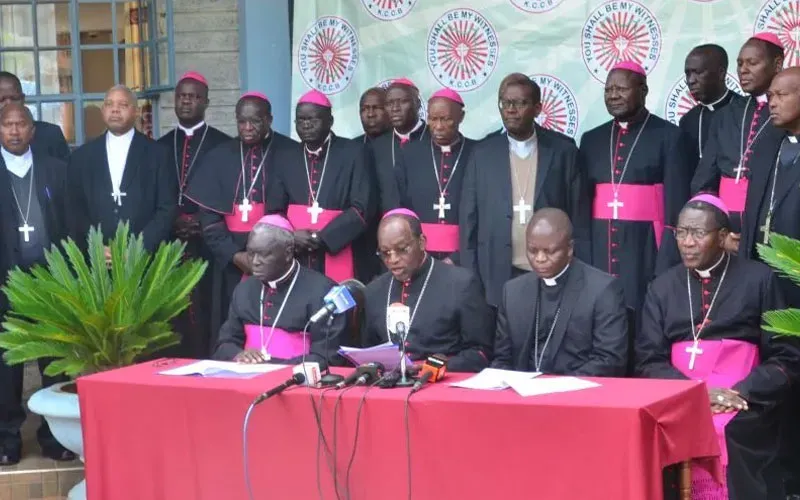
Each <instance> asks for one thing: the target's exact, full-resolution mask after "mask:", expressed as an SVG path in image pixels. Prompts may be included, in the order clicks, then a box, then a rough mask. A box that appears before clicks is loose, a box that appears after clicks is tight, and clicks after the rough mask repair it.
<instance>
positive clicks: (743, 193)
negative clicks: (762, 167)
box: [719, 177, 749, 212]
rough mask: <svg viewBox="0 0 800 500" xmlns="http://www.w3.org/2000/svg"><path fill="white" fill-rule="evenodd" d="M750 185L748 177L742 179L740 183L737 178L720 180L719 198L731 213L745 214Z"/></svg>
mask: <svg viewBox="0 0 800 500" xmlns="http://www.w3.org/2000/svg"><path fill="white" fill-rule="evenodd" d="M748 183H749V181H748V179H747V178H746V177H740V178H739V182H738V183H737V182H736V178H735V177H722V178H720V180H719V197H720V199H721V200H722V201H723V202H724V203H725V205H726V206H727V207H728V210H730V211H731V212H744V205H745V202H746V201H747V185H748Z"/></svg>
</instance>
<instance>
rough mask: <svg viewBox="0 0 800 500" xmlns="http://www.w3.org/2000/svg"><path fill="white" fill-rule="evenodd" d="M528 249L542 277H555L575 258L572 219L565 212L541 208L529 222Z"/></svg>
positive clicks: (533, 266) (532, 262) (535, 267)
mask: <svg viewBox="0 0 800 500" xmlns="http://www.w3.org/2000/svg"><path fill="white" fill-rule="evenodd" d="M525 244H526V252H527V257H528V262H529V263H530V265H531V268H532V269H533V270H534V272H535V273H536V274H537V275H538V276H539V277H540V278H553V277H554V276H557V275H558V274H559V273H561V271H563V270H564V268H565V267H567V265H569V263H570V261H571V260H572V222H570V220H569V216H568V215H567V214H566V213H564V211H562V210H559V209H557V208H542V209H541V210H538V211H537V212H535V213H534V214H533V217H531V220H530V221H529V222H528V227H527V232H526V237H525Z"/></svg>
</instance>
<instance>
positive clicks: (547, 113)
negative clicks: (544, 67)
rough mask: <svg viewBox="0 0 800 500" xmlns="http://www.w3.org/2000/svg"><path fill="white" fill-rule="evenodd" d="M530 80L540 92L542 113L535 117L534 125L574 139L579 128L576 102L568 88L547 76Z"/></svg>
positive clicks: (539, 76)
mask: <svg viewBox="0 0 800 500" xmlns="http://www.w3.org/2000/svg"><path fill="white" fill-rule="evenodd" d="M530 79H531V80H533V81H534V82H536V84H537V85H539V88H541V90H542V99H541V103H542V111H541V112H540V113H539V116H537V117H536V123H538V124H539V125H541V126H542V127H544V128H546V129H550V130H555V131H556V132H561V133H562V134H566V135H568V136H570V137H575V136H576V135H577V133H578V126H579V113H578V101H577V99H575V94H573V92H572V90H571V89H570V88H569V86H567V84H566V83H564V82H563V81H562V80H560V79H558V78H556V77H555V76H552V75H547V74H535V75H530Z"/></svg>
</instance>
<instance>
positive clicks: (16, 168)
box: [0, 146, 33, 179]
mask: <svg viewBox="0 0 800 500" xmlns="http://www.w3.org/2000/svg"><path fill="white" fill-rule="evenodd" d="M0 149H1V150H2V151H0V153H2V155H3V161H4V162H5V164H6V170H8V171H9V172H11V173H12V174H14V175H16V176H17V177H19V178H20V179H22V178H23V177H25V176H26V175H28V171H29V170H30V169H31V166H32V165H33V153H31V147H30V146H28V150H27V151H25V152H24V153H22V154H21V155H19V156H17V155H15V154H14V153H12V152H10V151H8V150H7V149H6V148H0Z"/></svg>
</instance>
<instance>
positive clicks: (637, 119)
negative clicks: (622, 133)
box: [614, 108, 650, 130]
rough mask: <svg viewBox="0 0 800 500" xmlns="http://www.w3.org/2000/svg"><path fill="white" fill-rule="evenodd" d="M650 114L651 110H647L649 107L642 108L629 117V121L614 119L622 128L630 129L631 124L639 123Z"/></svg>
mask: <svg viewBox="0 0 800 500" xmlns="http://www.w3.org/2000/svg"><path fill="white" fill-rule="evenodd" d="M649 115H650V112H649V111H647V108H642V109H640V110H639V111H637V112H636V114H635V115H633V117H632V118H630V119H628V121H624V122H621V121H619V120H614V121H615V122H616V124H617V125H619V127H620V128H621V129H624V130H628V127H629V126H630V125H631V124H636V123H639V122H641V121H643V120H645V119H646V118H647V117H648V116H649Z"/></svg>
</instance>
